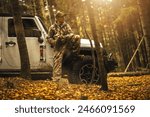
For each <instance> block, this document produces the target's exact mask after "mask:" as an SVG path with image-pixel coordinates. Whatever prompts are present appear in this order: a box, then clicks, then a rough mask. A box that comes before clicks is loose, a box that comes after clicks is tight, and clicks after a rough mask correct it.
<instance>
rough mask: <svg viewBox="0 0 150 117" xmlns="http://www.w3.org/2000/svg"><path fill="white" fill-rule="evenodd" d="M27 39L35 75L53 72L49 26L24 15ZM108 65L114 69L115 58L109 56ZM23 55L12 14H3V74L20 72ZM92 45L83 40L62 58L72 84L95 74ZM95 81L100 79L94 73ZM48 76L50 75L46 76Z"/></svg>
mask: <svg viewBox="0 0 150 117" xmlns="http://www.w3.org/2000/svg"><path fill="white" fill-rule="evenodd" d="M22 23H23V26H24V30H25V39H26V43H27V49H28V53H29V60H30V66H31V71H32V74H43V75H44V76H45V75H50V74H51V73H52V68H53V53H54V51H53V48H51V47H50V45H49V43H48V42H47V40H46V37H47V35H48V34H47V29H46V27H45V26H44V23H43V22H42V20H41V19H40V18H39V17H37V16H29V15H27V16H22ZM106 59H107V60H105V65H106V68H107V70H108V71H110V70H113V69H114V68H115V65H116V63H115V61H114V60H112V59H110V58H107V57H106ZM20 66H21V65H20V55H19V50H18V44H17V38H16V34H15V29H14V23H13V17H12V15H9V14H0V74H1V75H4V76H5V75H6V74H12V75H13V74H19V71H20ZM92 66H93V65H92V57H91V46H90V42H89V40H88V39H81V40H80V53H79V54H78V55H76V54H74V53H73V52H72V51H69V52H68V51H67V52H66V53H65V54H64V58H63V73H64V74H68V76H69V77H68V79H69V81H70V83H82V82H89V81H90V79H91V76H92V75H91V74H92V72H91V71H92V69H93V67H92ZM95 71H97V70H95ZM95 73H96V75H95V79H94V82H98V81H99V80H100V79H98V78H99V77H98V74H97V72H95ZM46 77H47V76H46Z"/></svg>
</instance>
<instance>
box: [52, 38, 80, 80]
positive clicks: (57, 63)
mask: <svg viewBox="0 0 150 117" xmlns="http://www.w3.org/2000/svg"><path fill="white" fill-rule="evenodd" d="M76 37H77V38H75V37H73V38H71V39H70V42H72V43H73V44H71V43H68V44H69V45H67V44H65V45H64V46H63V47H62V48H61V49H60V50H59V51H57V50H55V52H54V65H53V78H52V79H53V81H59V80H60V79H61V77H62V59H63V55H64V52H65V51H66V49H71V48H73V49H74V46H75V43H76V41H74V40H79V37H78V36H76ZM68 46H71V48H70V47H68ZM78 48H79V47H78V46H76V49H78Z"/></svg>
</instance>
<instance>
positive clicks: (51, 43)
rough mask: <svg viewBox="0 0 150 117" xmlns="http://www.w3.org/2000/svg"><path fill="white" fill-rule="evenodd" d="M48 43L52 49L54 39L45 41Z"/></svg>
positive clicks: (54, 42)
mask: <svg viewBox="0 0 150 117" xmlns="http://www.w3.org/2000/svg"><path fill="white" fill-rule="evenodd" d="M47 41H48V43H49V44H50V46H51V47H52V48H53V47H54V46H55V44H56V41H55V40H54V39H51V38H50V39H47Z"/></svg>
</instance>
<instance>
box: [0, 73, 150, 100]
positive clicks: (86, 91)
mask: <svg viewBox="0 0 150 117" xmlns="http://www.w3.org/2000/svg"><path fill="white" fill-rule="evenodd" d="M100 87H101V86H99V85H93V84H92V85H85V84H82V85H77V84H69V85H63V86H62V87H61V88H60V89H59V88H58V84H57V83H55V82H52V81H50V80H25V79H22V78H18V77H15V78H0V99H1V100H2V99H4V100H15V99H17V100H26V99H29V100H45V99H46V100H81V99H84V98H87V99H88V100H150V75H143V76H134V77H108V87H109V91H102V90H100Z"/></svg>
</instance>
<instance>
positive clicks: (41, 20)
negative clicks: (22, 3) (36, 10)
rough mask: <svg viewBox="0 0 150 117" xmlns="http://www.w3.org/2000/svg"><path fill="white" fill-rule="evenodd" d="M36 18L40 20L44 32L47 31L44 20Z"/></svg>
mask: <svg viewBox="0 0 150 117" xmlns="http://www.w3.org/2000/svg"><path fill="white" fill-rule="evenodd" d="M38 19H39V20H40V22H41V24H42V26H43V28H44V29H45V31H46V33H48V29H47V27H46V26H45V24H44V22H43V21H42V20H41V19H40V18H39V17H38Z"/></svg>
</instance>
